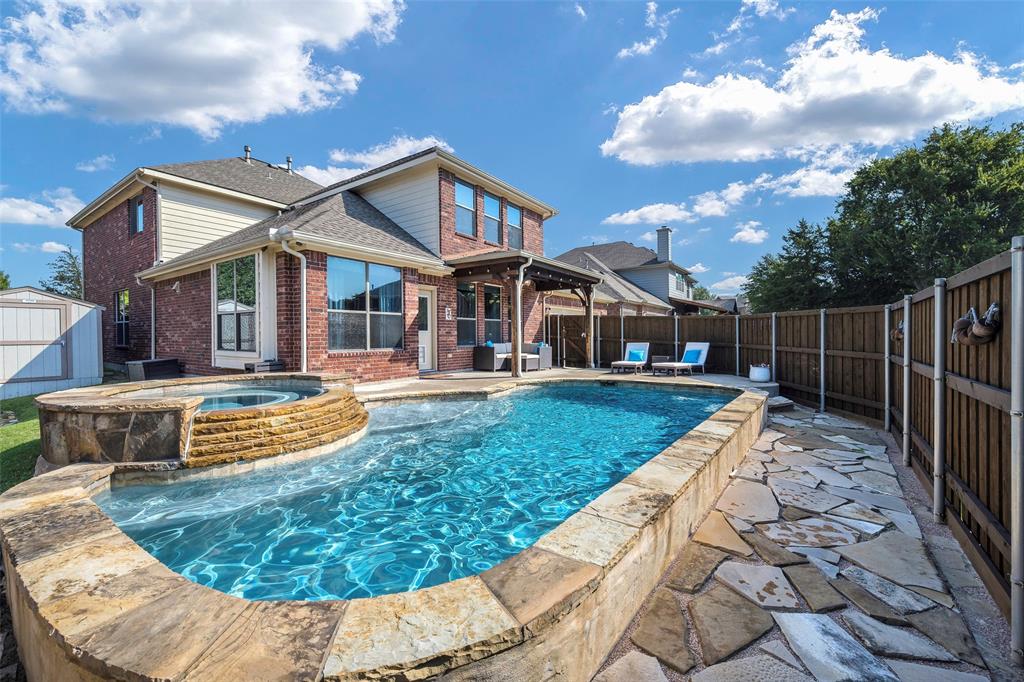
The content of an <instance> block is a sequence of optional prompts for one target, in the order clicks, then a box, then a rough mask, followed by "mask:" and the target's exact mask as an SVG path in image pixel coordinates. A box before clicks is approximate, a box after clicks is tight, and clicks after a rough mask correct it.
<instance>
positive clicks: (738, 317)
mask: <svg viewBox="0 0 1024 682" xmlns="http://www.w3.org/2000/svg"><path fill="white" fill-rule="evenodd" d="M739 375H740V316H739V313H737V314H736V376H739Z"/></svg>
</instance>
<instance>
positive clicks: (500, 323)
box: [483, 284, 505, 343]
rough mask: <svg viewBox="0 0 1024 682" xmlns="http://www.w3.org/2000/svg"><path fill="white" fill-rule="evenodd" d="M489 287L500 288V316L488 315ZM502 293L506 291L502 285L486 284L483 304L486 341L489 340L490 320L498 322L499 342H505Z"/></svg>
mask: <svg viewBox="0 0 1024 682" xmlns="http://www.w3.org/2000/svg"><path fill="white" fill-rule="evenodd" d="M488 289H497V290H498V316H497V317H487V290H488ZM502 293H504V292H503V290H502V288H501V287H500V286H498V285H497V284H485V285H484V300H483V304H484V305H483V308H484V343H486V342H487V323H488V322H497V323H498V337H499V340H498V341H497V343H504V342H505V329H504V327H505V325H504V324H503V322H504V318H503V317H502V315H501V314H502V313H503V312H505V311H504V310H503V307H504V306H502V303H501V295H502Z"/></svg>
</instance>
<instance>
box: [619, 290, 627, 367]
mask: <svg viewBox="0 0 1024 682" xmlns="http://www.w3.org/2000/svg"><path fill="white" fill-rule="evenodd" d="M619 359H620V360H625V359H626V318H624V317H623V316H622V304H621V303H620V304H619Z"/></svg>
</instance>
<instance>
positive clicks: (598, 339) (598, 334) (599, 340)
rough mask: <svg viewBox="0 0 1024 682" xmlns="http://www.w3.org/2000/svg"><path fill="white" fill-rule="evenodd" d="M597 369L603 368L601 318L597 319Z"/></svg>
mask: <svg viewBox="0 0 1024 682" xmlns="http://www.w3.org/2000/svg"><path fill="white" fill-rule="evenodd" d="M597 367H598V369H600V368H601V317H600V316H598V317H597Z"/></svg>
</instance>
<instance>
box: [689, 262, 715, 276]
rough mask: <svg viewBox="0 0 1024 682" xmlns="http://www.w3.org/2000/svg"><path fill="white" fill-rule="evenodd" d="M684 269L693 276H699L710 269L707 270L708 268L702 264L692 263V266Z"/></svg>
mask: <svg viewBox="0 0 1024 682" xmlns="http://www.w3.org/2000/svg"><path fill="white" fill-rule="evenodd" d="M686 269H687V270H689V271H690V272H691V273H693V274H694V275H700V274H702V273H705V272H707V271H708V270H710V269H711V268H709V267H708V266H706V265H704V264H703V263H694V264H693V265H688V266H687V267H686Z"/></svg>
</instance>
